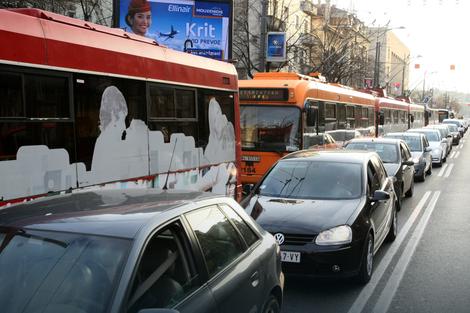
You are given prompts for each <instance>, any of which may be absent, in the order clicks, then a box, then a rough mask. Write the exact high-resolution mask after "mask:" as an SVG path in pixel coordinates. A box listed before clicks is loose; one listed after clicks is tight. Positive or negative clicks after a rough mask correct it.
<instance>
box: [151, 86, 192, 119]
mask: <svg viewBox="0 0 470 313" xmlns="http://www.w3.org/2000/svg"><path fill="white" fill-rule="evenodd" d="M149 118H150V119H167V120H168V119H177V118H190V119H196V95H195V91H194V90H188V89H178V88H173V87H166V86H159V85H150V103H149Z"/></svg>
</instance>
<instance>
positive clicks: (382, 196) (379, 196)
mask: <svg viewBox="0 0 470 313" xmlns="http://www.w3.org/2000/svg"><path fill="white" fill-rule="evenodd" d="M388 199H390V194H389V193H388V192H386V191H383V190H376V191H374V195H373V196H372V199H371V200H372V201H374V202H375V201H384V200H388Z"/></svg>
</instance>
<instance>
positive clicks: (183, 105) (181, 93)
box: [176, 89, 196, 118]
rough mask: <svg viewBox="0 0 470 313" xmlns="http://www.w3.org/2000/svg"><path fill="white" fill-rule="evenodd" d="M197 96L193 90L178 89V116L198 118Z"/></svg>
mask: <svg viewBox="0 0 470 313" xmlns="http://www.w3.org/2000/svg"><path fill="white" fill-rule="evenodd" d="M195 104H196V98H195V92H194V91H193V90H182V89H177V90H176V117H177V118H196V106H195Z"/></svg>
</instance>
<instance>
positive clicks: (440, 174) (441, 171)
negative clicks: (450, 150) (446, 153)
mask: <svg viewBox="0 0 470 313" xmlns="http://www.w3.org/2000/svg"><path fill="white" fill-rule="evenodd" d="M446 168H447V164H444V165H443V166H442V168H441V170H440V171H439V174H437V177H441V176H442V175H443V174H444V172H445V171H446Z"/></svg>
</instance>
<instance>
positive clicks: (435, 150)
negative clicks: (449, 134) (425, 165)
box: [432, 149, 441, 154]
mask: <svg viewBox="0 0 470 313" xmlns="http://www.w3.org/2000/svg"><path fill="white" fill-rule="evenodd" d="M432 152H433V153H436V154H437V153H440V152H441V149H434V150H432Z"/></svg>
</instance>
